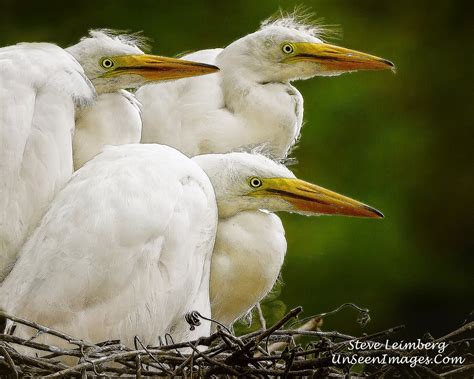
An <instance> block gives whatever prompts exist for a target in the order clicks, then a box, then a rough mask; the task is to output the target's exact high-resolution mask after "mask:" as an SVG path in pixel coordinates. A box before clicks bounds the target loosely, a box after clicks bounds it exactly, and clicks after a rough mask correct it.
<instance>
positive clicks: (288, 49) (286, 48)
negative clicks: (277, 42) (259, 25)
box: [281, 43, 294, 54]
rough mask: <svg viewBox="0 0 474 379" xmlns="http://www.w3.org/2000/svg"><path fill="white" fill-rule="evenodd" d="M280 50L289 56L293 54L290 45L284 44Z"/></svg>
mask: <svg viewBox="0 0 474 379" xmlns="http://www.w3.org/2000/svg"><path fill="white" fill-rule="evenodd" d="M281 50H282V51H283V52H284V53H285V54H291V53H293V51H294V49H293V46H292V45H291V44H290V43H285V44H284V45H283V46H282V47H281Z"/></svg>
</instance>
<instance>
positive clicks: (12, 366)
mask: <svg viewBox="0 0 474 379" xmlns="http://www.w3.org/2000/svg"><path fill="white" fill-rule="evenodd" d="M0 351H1V352H2V354H3V356H4V357H5V360H6V361H7V363H8V365H9V366H10V369H11V370H12V371H13V377H14V378H15V379H18V370H17V369H16V366H15V363H14V362H13V359H12V357H10V354H8V351H7V349H5V347H4V346H3V345H0Z"/></svg>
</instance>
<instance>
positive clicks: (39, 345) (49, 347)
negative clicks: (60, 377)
mask: <svg viewBox="0 0 474 379" xmlns="http://www.w3.org/2000/svg"><path fill="white" fill-rule="evenodd" d="M0 341H5V342H9V343H15V344H18V345H22V346H26V347H31V348H33V349H36V350H42V351H48V352H53V354H54V356H58V355H68V356H71V355H72V356H77V357H80V356H81V353H80V352H79V350H76V349H71V350H62V349H61V348H59V347H57V346H54V345H46V344H43V343H39V342H33V341H29V340H24V339H23V338H20V337H17V336H12V335H10V334H0ZM43 358H46V357H43Z"/></svg>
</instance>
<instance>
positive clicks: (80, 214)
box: [0, 144, 217, 347]
mask: <svg viewBox="0 0 474 379" xmlns="http://www.w3.org/2000/svg"><path fill="white" fill-rule="evenodd" d="M216 225H217V208H216V200H215V195H214V190H213V188H212V185H211V183H210V181H209V179H208V177H207V176H206V174H205V173H204V172H203V171H202V170H201V169H200V168H199V166H198V165H197V164H196V163H195V162H193V161H191V160H190V159H189V158H187V157H186V156H184V155H183V154H181V153H179V152H178V151H176V150H174V149H172V148H170V147H167V146H160V145H145V144H143V145H142V144H135V145H122V146H110V147H106V148H105V150H104V152H103V153H101V154H99V155H98V156H96V157H95V158H93V159H92V160H91V161H89V162H88V163H87V164H86V165H84V166H83V167H82V168H81V169H80V170H77V171H76V172H75V173H74V175H73V177H72V178H71V180H70V181H69V182H68V184H67V185H66V186H65V187H64V189H63V190H61V191H60V192H59V193H58V194H57V196H56V197H55V199H54V200H53V201H52V203H51V206H50V208H49V209H48V211H47V212H46V214H45V216H44V217H43V219H42V221H41V223H40V225H39V226H38V228H37V229H36V230H35V231H34V232H33V234H32V236H31V238H29V240H28V241H27V242H26V243H25V245H24V246H23V248H22V250H21V252H20V255H19V258H18V260H17V262H16V264H15V265H14V267H13V269H12V271H11V272H10V274H9V275H8V276H7V277H6V279H5V280H4V282H3V284H2V286H1V288H0V307H1V308H3V309H5V310H7V311H8V312H11V313H13V314H15V315H19V316H23V317H26V318H28V319H30V320H34V321H37V322H40V323H42V324H44V325H47V326H50V327H54V328H56V329H59V330H62V331H64V332H66V333H70V334H71V335H74V336H77V337H79V338H83V339H86V340H88V341H94V342H99V341H104V340H108V339H110V338H120V339H121V340H122V342H123V343H126V344H127V345H128V346H130V347H133V338H134V336H135V335H137V336H139V337H140V338H141V340H142V342H143V343H145V344H157V343H158V337H159V336H163V335H164V334H165V333H171V334H172V336H173V338H174V339H175V341H181V340H184V339H192V338H193V337H198V336H201V335H205V334H209V324H208V323H202V325H201V326H200V327H198V328H196V329H195V330H194V331H190V330H189V325H188V324H187V322H186V321H185V319H184V315H185V313H186V312H188V311H191V310H197V311H199V312H200V313H202V314H209V313H210V309H209V265H210V258H211V252H212V247H213V243H214V238H215V232H216ZM28 332H29V331H28V330H23V331H19V333H28ZM15 333H16V332H15ZM55 343H59V342H58V341H55Z"/></svg>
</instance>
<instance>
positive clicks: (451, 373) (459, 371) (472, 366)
mask: <svg viewBox="0 0 474 379" xmlns="http://www.w3.org/2000/svg"><path fill="white" fill-rule="evenodd" d="M470 370H472V371H473V372H474V364H472V365H467V366H462V367H458V368H455V369H454V370H451V371H447V372H443V373H442V374H441V375H440V376H441V377H442V378H444V377H445V376H450V375H453V374H459V373H461V372H464V371H470Z"/></svg>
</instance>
